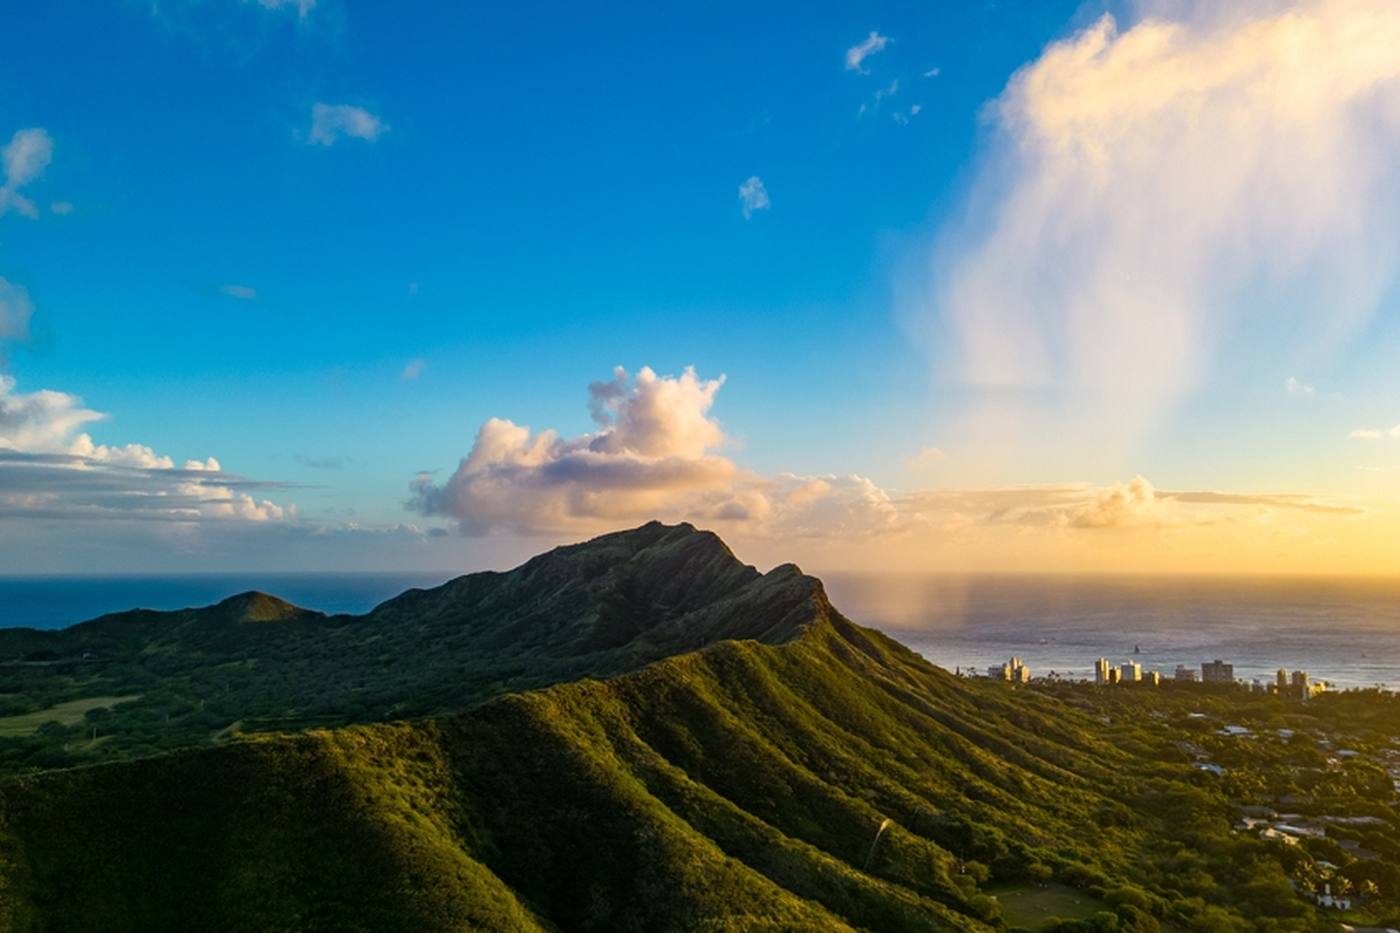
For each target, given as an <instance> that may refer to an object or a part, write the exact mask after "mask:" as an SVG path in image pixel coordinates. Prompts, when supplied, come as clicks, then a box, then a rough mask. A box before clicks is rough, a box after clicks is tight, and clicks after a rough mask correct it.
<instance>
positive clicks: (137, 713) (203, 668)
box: [0, 522, 825, 774]
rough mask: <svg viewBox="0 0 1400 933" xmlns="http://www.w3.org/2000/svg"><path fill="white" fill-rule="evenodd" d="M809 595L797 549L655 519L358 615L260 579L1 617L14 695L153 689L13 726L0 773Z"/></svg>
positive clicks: (565, 659)
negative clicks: (172, 596)
mask: <svg viewBox="0 0 1400 933" xmlns="http://www.w3.org/2000/svg"><path fill="white" fill-rule="evenodd" d="M817 594H820V595H817ZM811 599H820V600H825V594H824V593H822V592H821V583H820V581H818V580H817V579H816V578H814V577H808V576H806V575H803V574H801V572H800V571H799V570H797V568H796V567H794V566H791V565H783V566H780V567H777V568H774V569H773V570H771V571H769V572H768V573H767V574H761V573H759V572H758V571H757V570H756V569H755V568H753V567H752V566H749V565H747V564H744V563H743V562H741V561H739V560H738V558H737V557H735V556H734V554H733V552H732V551H731V550H730V549H729V548H728V546H727V545H725V544H724V542H723V541H721V540H720V539H719V537H718V536H716V535H715V534H713V533H712V532H707V531H700V530H698V529H696V528H695V527H694V526H693V525H690V524H680V525H664V524H662V523H660V522H650V523H647V524H645V525H642V526H640V527H638V528H634V529H630V530H627V531H621V532H614V533H611V534H608V535H603V536H600V537H597V538H594V539H591V540H589V541H586V542H581V543H578V544H573V545H564V546H561V547H558V548H554V549H552V550H550V551H548V552H545V553H544V554H541V555H539V556H537V557H534V558H531V559H530V560H528V561H526V562H524V563H523V564H521V565H520V566H518V567H516V568H514V569H512V570H508V571H504V572H495V571H489V572H484V573H473V574H467V575H464V576H460V577H456V578H454V579H452V580H449V581H447V582H445V583H443V584H442V585H440V586H437V587H433V588H430V589H414V590H408V591H406V592H404V593H401V594H399V595H398V596H395V597H393V598H391V599H388V600H386V601H384V602H383V603H380V604H379V605H377V606H375V607H374V608H373V609H371V610H370V611H369V612H367V613H364V614H362V615H358V616H352V615H326V614H323V613H320V612H317V611H314V610H311V609H305V608H302V607H298V606H294V605H292V604H291V603H288V602H286V601H284V600H281V599H279V598H277V597H275V596H272V595H269V594H265V593H258V592H246V593H240V594H237V595H235V596H231V597H229V598H227V599H225V600H222V601H220V602H219V603H217V604H215V605H213V606H208V607H203V608H198V609H183V610H175V611H170V612H157V611H152V610H146V609H137V610H131V611H128V612H123V613H112V614H108V615H105V616H102V617H99V618H97V619H94V620H90V621H87V622H83V623H79V624H77V625H74V626H71V627H69V628H66V629H61V630H58V631H51V632H39V631H34V630H0V670H4V671H5V672H6V673H12V674H13V675H14V677H15V679H16V681H17V685H18V686H19V687H20V688H21V692H20V698H19V699H16V700H14V701H12V706H11V707H10V709H11V710H12V711H13V712H15V713H23V714H34V715H42V713H43V710H44V709H45V708H46V707H50V708H58V707H60V706H61V705H62V704H64V703H68V702H71V701H74V700H81V699H82V698H83V697H85V696H105V695H112V696H116V695H121V696H131V695H140V696H141V697H142V699H140V700H139V701H133V702H132V703H131V704H128V705H126V706H124V707H123V708H122V711H121V713H120V715H119V716H117V717H116V718H115V720H113V721H110V722H109V721H103V722H98V723H93V725H94V726H95V727H96V732H94V733H93V736H95V737H97V738H102V737H103V735H104V734H105V735H106V736H107V738H106V739H105V741H103V742H101V743H98V742H95V741H88V742H78V741H75V740H74V739H75V738H77V736H65V735H62V734H55V735H52V736H50V740H49V741H47V742H44V741H41V739H42V738H43V736H42V735H38V734H36V735H35V737H34V738H33V739H32V740H30V741H29V742H28V743H27V744H26V743H6V742H4V741H0V774H3V773H5V772H7V771H8V772H11V773H14V772H16V771H22V770H25V769H26V768H27V767H28V768H32V767H54V766H59V765H65V764H81V763H86V762H90V761H94V760H103V759H107V758H115V757H123V756H126V755H143V754H150V753H153V752H158V751H163V750H169V749H171V748H177V747H182V746H184V745H190V744H207V743H210V742H217V741H223V740H225V739H227V738H229V737H231V736H232V735H234V734H236V733H238V732H251V731H259V730H265V729H289V728H293V729H294V728H304V727H308V726H315V725H319V726H327V725H345V724H350V723H354V722H375V721H385V720H390V719H399V718H405V717H415V716H425V715H438V714H444V713H451V712H457V711H461V710H463V709H466V708H469V707H470V706H472V705H474V704H475V703H478V702H480V701H482V700H485V699H489V698H490V697H492V696H497V695H499V694H501V693H505V692H509V691H514V690H522V689H531V688H535V687H541V686H545V685H548V684H550V683H556V682H560V681H564V680H570V679H575V678H577V677H580V676H599V677H602V676H610V675H613V674H617V673H621V672H624V671H627V670H635V669H636V668H638V667H641V666H643V665H645V664H647V663H650V662H652V661H655V660H657V659H659V658H663V657H666V656H669V655H672V654H676V653H680V652H683V651H690V650H695V649H697V648H700V647H703V646H704V645H706V644H709V643H711V642H714V641H717V640H722V639H727V638H758V639H761V640H768V641H778V640H782V639H787V638H791V637H795V635H796V634H797V633H798V632H799V631H800V628H801V625H802V623H803V620H804V618H805V617H806V616H809V615H811V609H810V607H808V608H803V607H804V605H805V604H806V602H807V601H809V600H811ZM3 702H4V700H3V697H0V710H3ZM99 718H101V717H99ZM108 718H109V719H110V718H111V717H108ZM2 719H3V712H0V720H2ZM48 731H49V732H56V730H53V729H50V730H48Z"/></svg>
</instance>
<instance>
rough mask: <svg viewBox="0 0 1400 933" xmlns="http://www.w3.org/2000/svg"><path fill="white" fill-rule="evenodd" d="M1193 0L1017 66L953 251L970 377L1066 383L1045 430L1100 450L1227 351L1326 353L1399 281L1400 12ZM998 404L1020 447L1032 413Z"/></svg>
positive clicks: (1356, 0)
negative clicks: (1168, 14)
mask: <svg viewBox="0 0 1400 933" xmlns="http://www.w3.org/2000/svg"><path fill="white" fill-rule="evenodd" d="M1180 7H1181V4H1179V3H1178V4H1173V9H1179V8H1180ZM1198 13H1199V15H1196V16H1193V17H1191V18H1188V19H1184V20H1181V21H1172V20H1169V19H1165V18H1156V17H1147V18H1144V19H1142V20H1141V21H1139V22H1137V23H1135V24H1133V25H1130V26H1128V27H1127V28H1123V29H1120V28H1119V26H1118V24H1117V23H1116V22H1115V21H1114V19H1113V18H1112V17H1109V16H1105V17H1103V18H1102V19H1100V20H1099V21H1098V22H1097V23H1095V24H1094V25H1092V26H1090V27H1088V28H1086V29H1084V30H1082V31H1081V32H1079V33H1077V34H1075V35H1074V36H1072V37H1070V38H1069V39H1066V40H1064V41H1062V42H1057V43H1054V44H1052V45H1051V46H1049V47H1048V48H1047V49H1046V50H1045V51H1044V53H1043V54H1042V55H1041V56H1040V58H1039V59H1037V60H1036V61H1035V62H1033V63H1032V64H1030V65H1029V66H1027V67H1026V68H1024V69H1022V70H1021V71H1020V72H1018V73H1017V74H1016V75H1015V76H1014V77H1013V78H1012V79H1011V81H1010V83H1009V84H1008V86H1007V88H1006V89H1005V91H1004V92H1003V94H1002V95H1001V96H1000V97H999V98H998V100H997V101H996V102H995V103H994V105H993V106H992V107H991V108H990V110H989V114H990V116H991V117H992V118H993V120H994V123H995V125H996V127H997V129H998V130H999V136H998V137H997V141H996V142H995V143H994V145H993V147H992V149H991V151H990V152H989V153H988V156H987V159H986V162H985V165H984V171H983V177H982V180H981V183H980V185H979V186H978V188H977V189H976V193H975V194H974V195H973V196H972V197H971V199H970V200H969V203H968V211H967V219H966V220H965V221H960V222H959V223H958V224H956V225H954V226H951V227H950V228H948V229H947V230H946V231H945V236H944V238H943V239H942V240H941V243H940V247H939V249H938V252H937V255H936V262H935V267H936V268H937V270H938V271H939V275H938V281H939V283H940V284H939V286H938V289H937V293H936V297H935V306H936V308H937V310H938V312H939V314H940V323H941V325H942V326H943V327H946V328H947V329H948V330H950V331H951V334H952V337H953V340H952V341H950V342H948V343H949V345H950V349H949V350H948V351H947V352H948V353H949V354H950V356H951V357H952V358H953V359H955V360H956V366H957V367H958V368H959V369H960V378H961V379H962V380H963V381H965V382H966V383H969V384H971V385H974V386H978V387H983V388H985V389H988V390H991V391H989V392H988V393H987V394H986V395H984V396H982V397H983V398H984V399H991V398H993V396H995V397H997V398H1008V397H1013V396H1014V397H1017V398H1027V397H1030V396H1031V395H1034V396H1036V397H1038V398H1057V399H1063V400H1065V402H1064V404H1065V406H1066V407H1065V409H1064V411H1063V412H1062V414H1063V415H1064V417H1063V418H1057V417H1043V415H1044V414H1045V412H1041V415H1042V417H1041V418H1040V419H1039V422H1038V423H1040V424H1047V425H1048V424H1054V425H1056V431H1057V432H1061V433H1062V432H1063V431H1064V430H1065V428H1064V425H1065V424H1066V423H1069V422H1070V421H1071V419H1075V420H1078V421H1082V422H1084V424H1085V427H1084V433H1085V435H1086V437H1092V438H1094V439H1095V442H1096V443H1098V444H1100V445H1101V446H1102V447H1105V448H1107V447H1111V446H1113V445H1114V443H1115V442H1128V441H1131V440H1132V439H1133V438H1134V437H1135V436H1137V435H1138V434H1140V432H1142V431H1143V430H1144V427H1145V426H1146V425H1147V424H1149V423H1150V422H1151V421H1152V420H1153V419H1154V418H1155V417H1158V416H1160V415H1161V414H1163V413H1164V412H1165V411H1166V410H1167V409H1169V408H1170V407H1172V406H1173V405H1175V404H1177V403H1178V402H1179V401H1180V400H1181V399H1183V398H1184V397H1186V396H1188V395H1190V394H1191V393H1192V392H1194V391H1195V390H1197V389H1198V388H1199V387H1200V386H1201V385H1202V384H1203V383H1204V382H1205V381H1206V380H1207V379H1208V378H1209V377H1210V375H1211V373H1212V370H1213V368H1214V366H1215V365H1216V363H1217V361H1218V358H1219V357H1220V356H1221V355H1222V351H1229V352H1231V353H1238V354H1249V353H1259V352H1261V350H1260V348H1261V347H1264V346H1268V347H1269V352H1271V353H1274V354H1278V353H1281V352H1285V351H1291V352H1297V353H1299V354H1309V353H1320V352H1324V351H1325V349H1326V348H1327V347H1328V346H1332V345H1335V344H1336V342H1337V341H1339V340H1340V339H1342V338H1343V337H1345V336H1347V335H1348V334H1350V333H1352V332H1354V331H1355V329H1356V328H1357V327H1359V326H1360V325H1361V324H1362V323H1364V321H1365V320H1366V319H1367V318H1368V317H1369V316H1370V315H1371V314H1372V313H1374V311H1375V309H1376V307H1377V304H1378V301H1379V299H1380V296H1381V295H1382V294H1383V293H1384V292H1385V290H1386V289H1387V288H1388V287H1389V286H1390V285H1391V284H1392V283H1394V281H1395V279H1396V272H1397V257H1400V210H1397V208H1400V163H1397V162H1396V160H1395V159H1394V158H1393V157H1392V156H1393V153H1394V152H1395V151H1397V149H1398V148H1400V80H1397V79H1400V57H1397V56H1396V55H1395V54H1394V50H1395V49H1396V48H1397V47H1400V6H1397V5H1396V4H1394V3H1393V2H1389V0H1384V2H1382V0H1297V2H1291V3H1287V2H1284V3H1281V2H1275V0H1259V2H1252V3H1243V4H1238V5H1227V6H1226V7H1220V6H1208V5H1205V4H1201V5H1198ZM1290 335H1296V337H1290ZM1232 340H1233V341H1236V342H1234V343H1232V342H1231V341H1232ZM1290 340H1292V341H1293V342H1291V343H1290V342H1289V341H1290ZM997 404H1000V403H997ZM996 420H997V419H996V418H993V417H982V418H981V422H982V423H983V424H992V423H993V422H995V421H996ZM1003 420H1004V422H1005V430H1003V431H1002V435H1003V436H1002V438H1001V440H1002V442H1003V443H1004V442H1005V438H1006V437H1009V436H1013V432H1015V431H1018V430H1021V429H1022V428H1023V427H1024V424H1021V423H1016V422H1015V421H1014V420H1007V419H1003ZM1089 421H1092V422H1093V423H1092V425H1089V424H1088V422H1089ZM969 423H971V422H969Z"/></svg>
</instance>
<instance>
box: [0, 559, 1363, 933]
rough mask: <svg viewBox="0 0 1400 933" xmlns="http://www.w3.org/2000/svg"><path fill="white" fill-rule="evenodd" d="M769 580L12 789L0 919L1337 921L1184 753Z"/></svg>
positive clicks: (676, 594) (572, 923)
mask: <svg viewBox="0 0 1400 933" xmlns="http://www.w3.org/2000/svg"><path fill="white" fill-rule="evenodd" d="M468 579H470V578H468ZM762 579H764V580H767V583H766V584H764V585H762V586H755V585H754V584H755V583H756V582H757V578H756V577H753V576H750V577H749V579H748V580H747V582H745V581H742V580H741V581H740V587H741V588H750V587H752V588H751V589H750V590H749V596H748V597H746V598H745V599H744V600H741V601H740V604H735V605H731V606H730V607H729V609H728V610H726V611H718V612H716V611H711V612H707V613H706V614H705V620H706V625H707V626H708V628H706V629H705V630H704V631H703V632H700V633H696V632H692V631H688V630H685V629H684V627H683V626H680V625H678V624H675V623H678V622H679V620H680V619H682V618H684V616H685V613H683V612H681V613H677V614H673V615H672V616H671V617H670V618H669V619H663V620H662V621H659V622H657V623H655V624H650V625H648V624H647V623H646V620H644V619H636V618H631V619H629V618H627V617H626V616H625V615H611V616H608V617H607V618H606V619H605V620H604V619H603V618H602V616H601V615H600V617H599V622H600V624H599V625H598V626H595V627H593V628H592V629H591V631H589V632H588V633H587V634H580V635H578V637H579V638H581V639H583V640H584V641H585V642H586V643H587V644H588V645H589V646H592V645H596V644H599V643H603V644H611V643H614V642H617V641H618V640H619V639H621V638H622V636H623V635H626V636H627V637H626V638H625V640H622V641H621V644H623V645H628V646H635V645H640V644H645V643H646V641H647V640H649V639H651V640H654V641H655V643H656V644H657V645H673V644H676V643H678V642H684V641H685V640H687V639H689V638H697V639H701V640H702V641H703V640H705V639H708V640H710V642H711V643H710V644H708V645H707V646H706V647H703V648H701V649H700V650H696V651H691V652H688V653H683V654H679V655H674V656H671V657H668V658H665V659H663V660H660V661H657V662H656V663H653V664H650V665H649V666H646V667H644V668H642V669H640V670H636V671H634V672H632V673H627V674H623V675H621V676H615V677H612V678H610V679H607V680H592V679H585V680H579V681H576V682H572V683H564V684H559V685H556V686H553V687H549V688H547V689H541V690H537V691H533V692H526V693H519V694H512V695H509V696H505V697H502V698H500V699H497V700H494V701H492V702H489V703H486V704H485V705H481V706H478V707H476V708H474V709H472V710H470V711H469V712H466V713H464V714H460V715H455V716H450V717H442V718H437V719H431V720H424V721H420V722H415V723H394V724H378V725H363V726H355V727H349V728H341V729H334V730H313V731H309V732H304V733H301V734H296V735H277V736H260V737H256V738H251V739H246V740H243V741H238V742H234V743H231V744H225V745H221V746H218V747H213V748H201V749H193V750H186V751H181V752H176V753H173V754H168V755H162V756H158V757H153V758H148V759H142V760H136V761H127V762H120V763H115V764H109V765H102V766H98V767H86V768H78V769H72V770H66V771H57V772H49V773H45V774H40V775H36V776H26V777H21V778H15V779H11V780H10V781H8V782H5V783H3V784H0V928H10V929H15V930H88V929H108V930H143V931H145V930H163V929H172V930H173V929H227V930H267V929H286V930H332V929H334V930H459V929H493V930H495V929H501V930H515V929H520V930H532V929H562V930H599V931H602V930H608V931H613V930H696V929H700V930H704V929H711V930H725V929H733V930H752V929H785V930H786V929H812V930H832V929H844V928H859V929H867V930H881V931H885V930H889V931H901V930H909V931H914V930H930V929H952V930H974V931H976V930H989V929H998V928H1004V927H1005V923H1004V921H1003V920H1002V918H1001V910H1000V907H999V905H998V902H997V901H996V900H995V899H994V898H993V897H992V896H990V895H989V894H988V893H987V892H988V891H989V890H991V891H998V892H1001V893H1002V895H1003V896H1013V895H1015V894H1016V893H1017V892H1026V891H1031V890H1034V889H1038V886H1040V885H1045V884H1047V883H1049V882H1051V881H1053V882H1054V883H1055V886H1054V887H1049V888H1045V889H1043V890H1045V891H1047V892H1049V893H1054V894H1057V895H1058V896H1060V897H1061V898H1063V899H1064V903H1066V904H1070V905H1073V907H1074V910H1075V913H1076V914H1077V915H1078V916H1080V917H1082V918H1087V919H1081V920H1076V921H1071V922H1069V923H1067V924H1062V925H1061V926H1060V927H1059V928H1060V929H1063V930H1069V929H1085V930H1089V929H1093V930H1156V929H1182V930H1201V931H1230V930H1241V931H1244V930H1312V929H1335V928H1336V926H1335V924H1330V923H1328V922H1326V921H1325V920H1323V919H1322V918H1321V917H1320V915H1319V914H1318V913H1316V912H1315V911H1314V909H1313V908H1312V907H1310V906H1308V905H1307V904H1305V903H1304V902H1303V901H1302V900H1301V899H1299V898H1297V897H1295V896H1294V895H1293V894H1292V891H1291V890H1290V889H1289V887H1288V884H1287V881H1286V879H1285V878H1284V875H1283V869H1282V864H1281V862H1280V859H1281V858H1282V857H1283V854H1282V853H1280V852H1279V851H1276V850H1277V849H1278V847H1276V846H1270V845H1266V844H1265V843H1263V842H1261V841H1259V840H1257V839H1254V838H1250V837H1247V836H1241V835H1238V834H1233V833H1232V832H1231V823H1232V821H1233V819H1234V816H1235V808H1234V807H1233V806H1231V804H1230V801H1229V800H1228V798H1226V797H1225V796H1224V795H1223V794H1221V793H1220V792H1219V790H1218V788H1217V787H1216V786H1215V785H1213V784H1212V783H1211V780H1212V776H1211V775H1207V774H1203V773H1201V772H1200V771H1196V770H1193V769H1192V768H1191V767H1190V765H1189V763H1188V761H1187V760H1186V759H1185V758H1184V756H1180V755H1175V756H1174V755H1173V753H1172V752H1171V750H1170V749H1167V748H1165V747H1154V748H1151V749H1148V748H1146V747H1137V748H1135V749H1134V751H1133V753H1131V754H1129V753H1128V752H1125V751H1122V750H1120V748H1119V747H1118V745H1116V744H1114V743H1110V742H1107V741H1104V740H1103V739H1102V738H1101V736H1103V735H1106V734H1108V732H1107V729H1106V727H1105V725H1104V723H1103V722H1102V721H1101V720H1100V718H1099V715H1100V714H1099V713H1098V711H1095V710H1085V711H1080V710H1078V709H1076V708H1074V707H1073V706H1071V705H1069V704H1066V703H1062V702H1060V701H1058V700H1056V699H1054V698H1051V697H1047V696H1045V695H1043V694H1040V693H1037V692H1034V691H1028V690H1019V689H1012V688H1011V687H1010V686H1009V685H997V684H991V683H980V684H978V683H970V682H968V681H965V680H959V679H956V678H954V677H952V676H950V675H949V674H947V673H946V672H943V671H941V670H939V669H936V668H934V667H932V666H930V665H928V664H926V663H925V662H923V661H922V660H921V659H920V658H918V657H917V656H916V655H913V654H912V653H911V652H909V651H907V650H905V649H903V648H902V647H900V646H898V645H897V644H895V643H893V642H891V641H889V640H888V639H885V638H884V637H882V636H880V635H878V634H876V633H873V632H870V631H867V630H864V629H861V628H859V627H857V626H855V625H853V624H851V623H850V622H848V621H846V620H845V619H844V618H842V617H841V616H840V615H839V614H838V613H837V612H836V611H835V610H834V609H832V607H831V606H830V605H829V604H828V603H827V601H826V598H825V595H824V594H823V593H822V590H821V587H820V584H819V583H818V582H817V581H815V580H814V579H812V578H810V577H804V576H802V575H800V574H799V573H797V572H796V571H795V569H785V570H783V571H782V572H780V573H777V575H776V576H774V575H770V576H769V577H766V578H762ZM464 585H465V584H464ZM473 585H477V584H473ZM690 585H691V584H690V583H689V582H688V581H685V580H674V581H668V583H667V586H668V587H670V588H669V589H667V590H666V591H665V592H664V593H662V592H650V593H648V594H647V595H646V596H645V597H643V598H644V599H645V600H648V601H652V602H653V603H654V604H658V605H661V604H664V603H665V602H667V601H674V604H676V605H683V604H685V602H686V601H687V600H689V599H692V598H693V596H692V595H689V594H688V588H689V587H690ZM535 592H537V593H538V592H541V590H536V591H535ZM516 595H517V596H519V594H516ZM636 596H637V594H629V595H628V597H627V599H632V598H635V597H636ZM412 598H413V599H424V598H425V597H423V596H414V597H412ZM517 602H518V600H517ZM720 602H723V601H722V600H721V601H720ZM627 604H628V603H627V600H624V601H623V603H622V605H627ZM400 608H402V604H401V606H400ZM744 619H746V620H748V621H747V624H746V625H740V624H739V620H744ZM754 626H757V629H756V631H757V633H758V634H760V635H763V636H766V637H767V639H768V640H767V641H763V640H754V639H748V640H741V641H732V640H729V641H725V640H721V641H714V639H715V638H717V637H721V636H723V635H725V634H744V633H747V632H753V631H755V629H754ZM568 632H569V634H570V635H572V634H575V630H574V629H572V628H571V629H569V630H568ZM592 639H598V641H593V640H592ZM541 647H543V646H541ZM598 650H607V649H601V648H600V649H598ZM637 650H638V651H639V656H640V655H645V654H646V651H645V650H642V649H640V648H638V649H637ZM1113 734H1114V737H1115V739H1118V740H1119V744H1124V743H1123V742H1122V741H1121V739H1122V736H1121V730H1120V731H1119V732H1115V733H1113ZM1142 741H1150V739H1149V738H1144V739H1143V740H1142ZM882 827H883V829H882ZM1041 899H1042V900H1048V895H1047V897H1046V898H1041ZM1075 924H1077V925H1075Z"/></svg>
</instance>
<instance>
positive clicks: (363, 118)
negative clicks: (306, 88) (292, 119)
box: [307, 103, 389, 146]
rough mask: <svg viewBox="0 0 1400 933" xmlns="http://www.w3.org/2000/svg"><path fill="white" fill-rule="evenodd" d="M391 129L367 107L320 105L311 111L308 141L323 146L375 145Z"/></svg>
mask: <svg viewBox="0 0 1400 933" xmlns="http://www.w3.org/2000/svg"><path fill="white" fill-rule="evenodd" d="M388 129H389V127H388V125H387V124H385V123H384V121H383V120H381V119H380V118H379V117H378V116H376V115H375V114H372V113H370V112H369V111H368V110H366V109H364V108H363V107H356V106H353V105H351V104H325V103H317V104H314V105H313V106H312V108H311V131H310V133H309V134H308V135H307V141H308V142H311V143H314V144H318V145H322V146H330V145H333V144H334V143H336V142H337V141H339V140H341V139H344V138H350V139H363V140H365V141H367V142H374V141H375V140H377V139H378V138H379V137H380V136H381V135H383V134H384V133H385V132H386V131H387V130H388Z"/></svg>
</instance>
